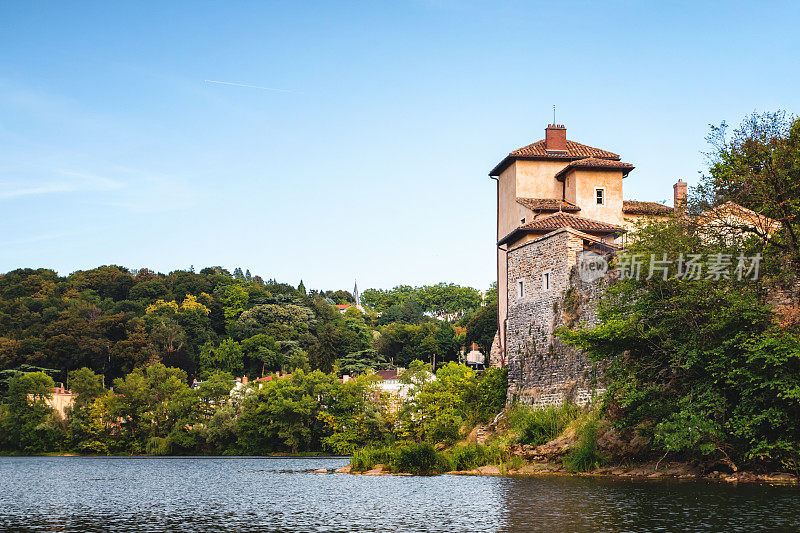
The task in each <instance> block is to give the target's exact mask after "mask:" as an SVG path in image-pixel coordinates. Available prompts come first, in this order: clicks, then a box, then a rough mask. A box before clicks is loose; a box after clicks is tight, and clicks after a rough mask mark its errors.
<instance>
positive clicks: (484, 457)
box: [450, 444, 505, 470]
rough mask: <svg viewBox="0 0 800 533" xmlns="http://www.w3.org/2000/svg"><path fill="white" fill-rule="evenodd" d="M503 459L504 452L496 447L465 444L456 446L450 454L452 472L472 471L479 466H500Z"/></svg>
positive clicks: (499, 447)
mask: <svg viewBox="0 0 800 533" xmlns="http://www.w3.org/2000/svg"><path fill="white" fill-rule="evenodd" d="M504 458H505V450H504V449H503V448H502V447H501V446H498V445H491V446H484V445H481V444H467V445H464V446H456V447H455V448H453V449H452V450H451V452H450V463H451V466H452V467H453V470H473V469H475V468H478V467H481V466H486V465H493V464H501V463H502V462H503V459H504Z"/></svg>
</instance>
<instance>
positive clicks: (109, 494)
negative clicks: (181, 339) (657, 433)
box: [0, 457, 800, 533]
mask: <svg viewBox="0 0 800 533" xmlns="http://www.w3.org/2000/svg"><path fill="white" fill-rule="evenodd" d="M346 463H347V459H329V458H309V459H294V458H292V459H288V458H286V459H284V458H85V457H0V531H109V530H110V531H136V532H139V531H143V532H144V531H148V532H149V531H153V532H157V531H454V532H461V531H547V532H549V533H553V532H558V531H800V490H798V489H795V488H786V487H784V488H781V487H770V486H739V487H732V486H727V485H721V484H711V483H669V482H658V483H656V482H653V483H647V482H642V483H632V482H623V481H614V480H597V479H584V478H568V477H541V478H499V477H472V476H438V477H429V478H420V477H395V476H376V477H367V476H350V475H344V474H311V473H308V471H309V470H311V469H316V468H337V467H340V466H343V465H345V464H346Z"/></svg>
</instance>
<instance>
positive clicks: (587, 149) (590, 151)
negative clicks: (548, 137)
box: [508, 139, 619, 159]
mask: <svg viewBox="0 0 800 533" xmlns="http://www.w3.org/2000/svg"><path fill="white" fill-rule="evenodd" d="M545 145H546V142H545V139H542V140H541V141H536V142H535V143H533V144H529V145H528V146H523V147H522V148H519V149H518V150H514V151H513V152H511V153H510V154H508V155H509V156H510V157H548V158H550V157H556V158H566V159H575V158H584V157H602V158H608V159H619V156H618V155H617V154H615V153H613V152H608V151H606V150H601V149H600V148H594V147H593V146H587V145H585V144H581V143H576V142H575V141H567V149H566V151H554V150H550V151H549V152H548V151H547V149H546V148H545Z"/></svg>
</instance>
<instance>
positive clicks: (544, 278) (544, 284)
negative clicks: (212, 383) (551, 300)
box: [542, 271, 550, 291]
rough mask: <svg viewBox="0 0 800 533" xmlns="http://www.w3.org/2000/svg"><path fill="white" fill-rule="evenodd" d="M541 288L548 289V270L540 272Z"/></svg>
mask: <svg viewBox="0 0 800 533" xmlns="http://www.w3.org/2000/svg"><path fill="white" fill-rule="evenodd" d="M542 290H543V291H549V290H550V272H549V271H548V272H542Z"/></svg>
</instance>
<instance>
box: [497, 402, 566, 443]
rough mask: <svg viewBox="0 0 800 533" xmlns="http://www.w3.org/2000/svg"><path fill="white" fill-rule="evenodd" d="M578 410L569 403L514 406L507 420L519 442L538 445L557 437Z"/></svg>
mask: <svg viewBox="0 0 800 533" xmlns="http://www.w3.org/2000/svg"><path fill="white" fill-rule="evenodd" d="M579 412H580V410H579V409H578V407H577V406H576V405H574V404H570V403H564V405H562V406H561V407H552V406H551V407H546V408H544V409H530V408H528V407H523V406H516V407H515V408H514V409H513V410H512V412H511V414H510V416H509V421H510V423H511V427H512V428H513V429H515V430H516V431H517V432H518V434H519V437H518V440H519V442H520V443H521V444H531V445H533V446H539V445H541V444H545V443H547V442H550V441H551V440H553V439H555V438H556V437H558V436H559V435H560V434H561V433H562V432H563V431H564V430H565V429H566V427H567V426H568V425H569V423H570V422H572V421H573V420H575V419H576V418H577V417H578V413H579Z"/></svg>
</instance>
